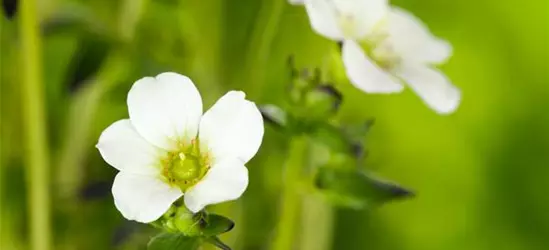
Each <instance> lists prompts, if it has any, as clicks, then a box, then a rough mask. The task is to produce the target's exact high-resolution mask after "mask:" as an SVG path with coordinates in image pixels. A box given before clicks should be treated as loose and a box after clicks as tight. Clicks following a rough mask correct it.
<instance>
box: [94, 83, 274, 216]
mask: <svg viewBox="0 0 549 250" xmlns="http://www.w3.org/2000/svg"><path fill="white" fill-rule="evenodd" d="M127 104H128V110H129V116H130V118H129V119H123V120H119V121H117V122H115V123H113V124H112V125H111V126H109V127H108V128H106V129H105V130H104V131H103V133H102V134H101V136H100V138H99V142H98V144H97V148H98V149H99V152H100V153H101V156H103V159H105V161H106V162H107V163H109V164H110V165H111V166H113V167H115V168H116V169H118V170H119V171H120V172H119V173H118V174H117V175H116V177H115V179H114V183H113V187H112V193H113V196H114V202H115V205H116V207H117V208H118V210H119V211H120V212H121V213H122V215H123V216H124V217H126V218H127V219H129V220H136V221H139V222H143V223H149V222H152V221H154V220H156V219H158V218H159V217H160V216H161V215H162V214H163V213H165V212H166V211H167V210H168V209H169V207H170V206H171V204H172V203H173V202H174V201H176V200H177V199H179V198H180V197H181V196H182V195H183V196H184V197H183V200H184V203H185V206H186V207H187V208H188V209H189V210H191V211H193V212H198V211H200V210H201V209H203V208H204V207H205V206H207V205H210V204H215V203H220V202H224V201H229V200H234V199H237V198H238V197H240V196H241V195H242V193H243V192H244V190H245V189H246V187H247V186H248V170H247V169H246V167H245V166H244V164H245V163H246V162H248V161H249V160H250V159H251V158H252V157H253V156H254V155H255V154H256V152H257V151H258V149H259V146H260V145H261V141H262V139H263V120H262V117H261V114H260V112H259V110H258V109H257V107H256V105H255V104H254V103H253V102H250V101H248V100H246V99H245V94H244V93H243V92H240V91H230V92H228V93H227V94H225V95H224V96H223V97H221V98H220V99H219V100H218V101H217V102H216V103H215V105H214V106H213V107H212V108H211V109H210V110H208V111H207V112H206V113H204V115H202V99H201V97H200V94H199V93H198V90H197V89H196V87H195V86H194V84H193V82H192V81H191V80H190V79H189V78H187V77H186V76H182V75H179V74H176V73H162V74H159V75H158V76H156V77H154V78H153V77H145V78H142V79H140V80H138V81H136V82H135V83H134V85H133V87H132V88H131V90H130V91H129V93H128V99H127Z"/></svg>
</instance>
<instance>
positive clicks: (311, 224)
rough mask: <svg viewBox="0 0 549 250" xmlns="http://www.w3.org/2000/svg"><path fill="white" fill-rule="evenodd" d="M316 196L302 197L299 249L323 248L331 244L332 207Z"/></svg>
mask: <svg viewBox="0 0 549 250" xmlns="http://www.w3.org/2000/svg"><path fill="white" fill-rule="evenodd" d="M320 198H321V197H318V196H311V195H308V196H306V197H304V198H303V208H302V209H301V211H302V212H303V213H302V214H303V216H302V218H301V223H302V226H301V233H300V240H299V248H298V249H299V250H325V249H330V248H331V244H332V231H333V221H334V214H333V210H334V209H333V208H332V207H331V206H330V205H329V204H327V203H326V202H325V201H324V200H322V199H320Z"/></svg>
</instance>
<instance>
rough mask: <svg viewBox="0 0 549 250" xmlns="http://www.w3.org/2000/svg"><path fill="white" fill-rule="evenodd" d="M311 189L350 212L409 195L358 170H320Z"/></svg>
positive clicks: (397, 186) (328, 168)
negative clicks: (350, 210)
mask: <svg viewBox="0 0 549 250" xmlns="http://www.w3.org/2000/svg"><path fill="white" fill-rule="evenodd" d="M315 186H316V187H317V188H318V189H319V190H320V191H321V192H322V193H323V194H324V195H325V196H326V198H327V199H328V200H330V201H331V202H332V203H333V204H334V205H339V206H345V207H350V208H354V209H363V208H365V207H367V206H371V205H375V204H380V203H384V202H388V201H391V200H394V199H398V198H405V197H410V196H412V195H413V193H412V192H411V191H410V190H408V189H406V188H404V187H401V186H400V185H398V184H395V183H391V182H387V181H384V180H381V179H378V178H375V177H373V176H370V175H367V174H365V173H364V172H362V171H360V170H358V169H340V168H330V167H321V168H319V170H318V172H317V174H316V176H315Z"/></svg>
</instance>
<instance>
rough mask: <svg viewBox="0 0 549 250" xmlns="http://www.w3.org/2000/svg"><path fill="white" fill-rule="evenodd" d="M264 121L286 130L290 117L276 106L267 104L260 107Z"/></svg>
mask: <svg viewBox="0 0 549 250" xmlns="http://www.w3.org/2000/svg"><path fill="white" fill-rule="evenodd" d="M259 110H260V111H261V115H262V116H263V119H264V120H265V121H266V122H268V123H271V124H273V125H275V126H277V127H280V128H285V127H286V126H287V125H288V115H287V114H286V112H285V111H284V110H282V109H281V108H279V107H278V106H276V105H272V104H266V105H262V106H261V107H259Z"/></svg>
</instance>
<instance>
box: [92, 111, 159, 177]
mask: <svg viewBox="0 0 549 250" xmlns="http://www.w3.org/2000/svg"><path fill="white" fill-rule="evenodd" d="M96 147H97V149H99V152H100V153H101V156H102V157H103V159H105V161H106V162H107V163H109V164H110V165H111V166H113V167H114V168H116V169H118V170H120V171H124V172H128V173H134V174H145V175H155V174H157V173H159V172H160V167H159V164H160V158H161V157H162V156H163V155H165V154H166V152H165V151H163V150H161V149H159V148H157V147H155V146H153V145H152V144H150V143H149V142H147V141H146V140H145V139H143V137H141V136H140V135H139V134H138V133H137V131H135V129H134V127H133V126H132V124H131V122H130V120H128V119H124V120H120V121H117V122H115V123H113V124H112V125H110V126H109V127H108V128H106V129H105V130H104V131H103V133H101V136H100V137H99V142H98V143H97V145H96Z"/></svg>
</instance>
